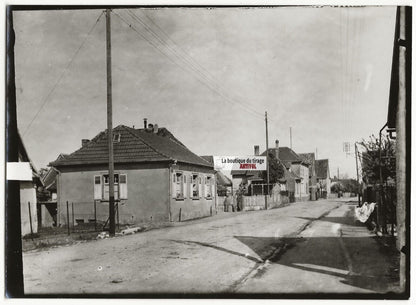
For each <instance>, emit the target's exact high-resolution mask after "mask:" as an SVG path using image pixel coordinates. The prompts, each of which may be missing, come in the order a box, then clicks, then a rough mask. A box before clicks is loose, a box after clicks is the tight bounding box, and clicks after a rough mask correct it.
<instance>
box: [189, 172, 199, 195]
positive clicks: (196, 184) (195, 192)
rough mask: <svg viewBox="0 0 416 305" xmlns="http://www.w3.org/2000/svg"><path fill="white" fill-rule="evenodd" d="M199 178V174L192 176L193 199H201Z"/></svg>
mask: <svg viewBox="0 0 416 305" xmlns="http://www.w3.org/2000/svg"><path fill="white" fill-rule="evenodd" d="M199 178H200V177H198V174H193V175H192V182H191V183H192V198H199V184H200V182H199Z"/></svg>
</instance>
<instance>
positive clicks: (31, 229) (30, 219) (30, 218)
mask: <svg viewBox="0 0 416 305" xmlns="http://www.w3.org/2000/svg"><path fill="white" fill-rule="evenodd" d="M27 205H28V207H29V223H30V236H31V238H32V240H33V228H32V212H31V211H30V201H28V202H27Z"/></svg>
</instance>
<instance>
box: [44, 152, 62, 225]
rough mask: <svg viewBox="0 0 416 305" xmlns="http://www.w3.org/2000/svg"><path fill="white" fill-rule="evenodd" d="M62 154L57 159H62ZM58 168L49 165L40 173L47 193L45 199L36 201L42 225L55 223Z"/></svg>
mask: <svg viewBox="0 0 416 305" xmlns="http://www.w3.org/2000/svg"><path fill="white" fill-rule="evenodd" d="M63 156H64V155H62V154H61V155H59V156H58V158H57V160H62V159H63ZM58 174H59V172H58V170H57V169H56V168H54V167H50V168H49V169H48V171H47V172H46V173H44V175H42V181H43V185H44V187H43V189H44V191H45V192H47V193H48V198H47V200H44V201H41V202H39V203H38V206H39V212H40V214H39V225H40V226H42V227H51V226H56V225H57V183H56V182H57V177H58Z"/></svg>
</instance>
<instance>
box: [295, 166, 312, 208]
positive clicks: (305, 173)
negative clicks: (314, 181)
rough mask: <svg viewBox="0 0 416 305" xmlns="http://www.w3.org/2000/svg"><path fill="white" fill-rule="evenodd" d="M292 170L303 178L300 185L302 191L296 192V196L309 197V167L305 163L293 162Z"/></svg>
mask: <svg viewBox="0 0 416 305" xmlns="http://www.w3.org/2000/svg"><path fill="white" fill-rule="evenodd" d="M291 168H292V171H293V172H294V173H295V174H296V175H298V176H299V177H301V178H302V180H301V182H300V183H299V185H300V191H299V192H295V197H296V198H298V199H301V200H308V199H309V168H308V167H307V166H305V165H303V164H292V165H291Z"/></svg>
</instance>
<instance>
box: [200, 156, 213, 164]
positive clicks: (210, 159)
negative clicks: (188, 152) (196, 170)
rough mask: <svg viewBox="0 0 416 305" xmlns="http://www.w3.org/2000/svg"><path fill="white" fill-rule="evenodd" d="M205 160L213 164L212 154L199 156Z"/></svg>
mask: <svg viewBox="0 0 416 305" xmlns="http://www.w3.org/2000/svg"><path fill="white" fill-rule="evenodd" d="M200 157H201V158H202V159H204V160H205V161H207V162H209V163H210V164H214V156H200Z"/></svg>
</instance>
